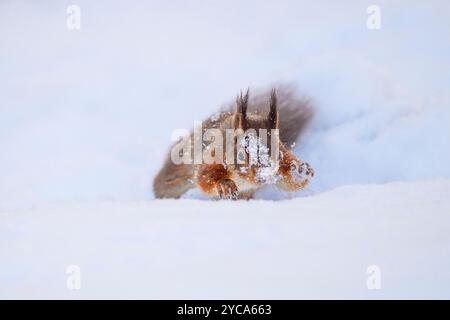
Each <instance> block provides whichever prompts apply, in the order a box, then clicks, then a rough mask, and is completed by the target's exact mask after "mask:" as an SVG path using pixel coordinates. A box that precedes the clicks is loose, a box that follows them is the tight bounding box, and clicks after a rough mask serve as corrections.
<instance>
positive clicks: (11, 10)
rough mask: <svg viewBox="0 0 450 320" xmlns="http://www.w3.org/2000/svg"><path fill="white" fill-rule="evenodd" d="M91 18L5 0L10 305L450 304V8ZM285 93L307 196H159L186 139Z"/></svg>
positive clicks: (215, 6)
mask: <svg viewBox="0 0 450 320" xmlns="http://www.w3.org/2000/svg"><path fill="white" fill-rule="evenodd" d="M76 4H77V5H79V6H80V8H81V19H82V20H81V30H79V31H69V30H68V29H67V28H66V18H67V13H66V9H67V7H66V5H64V4H57V3H46V4H37V3H34V2H31V1H28V2H13V1H3V2H0V39H1V49H2V50H0V70H1V72H0V84H1V85H0V96H1V102H0V246H1V247H0V262H1V269H0V296H1V297H6V298H9V297H68V298H79V297H154V298H164V297H177V298H178V297H179V298H188V297H195V298H202V297H203V298H214V297H222V298H258V297H261V298H278V297H283V298H291V297H292V298H293V297H295V298H314V297H332V298H334V297H341V298H347V297H352V298H359V297H365V298H380V297H386V298H396V297H414V298H421V297H426V298H429V297H445V298H450V295H449V289H448V288H450V286H449V272H448V270H450V269H449V256H450V255H449V247H448V246H449V236H448V235H449V234H450V233H449V232H448V231H449V230H448V228H449V222H450V221H449V218H448V215H449V212H450V210H449V209H450V208H449V199H450V197H449V194H448V193H449V191H448V190H450V188H449V179H450V166H449V165H448V164H449V163H450V139H449V137H450V126H449V123H450V94H449V91H448V88H450V77H449V76H448V75H449V74H450V46H448V35H449V34H450V22H449V21H450V20H449V18H448V12H449V9H450V3H449V2H448V1H445V0H441V1H439V0H434V1H426V2H418V1H416V2H414V3H412V2H411V1H406V0H399V1H395V2H394V1H388V0H379V1H377V5H379V6H380V8H381V10H382V24H381V25H382V27H381V29H380V30H377V31H371V30H368V29H367V28H366V19H367V14H366V9H367V6H368V3H364V2H361V1H357V0H354V1H353V0H349V1H345V3H342V2H337V1H336V2H332V1H306V0H304V1H303V0H302V1H298V0H281V1H278V0H277V1H275V0H268V1H264V2H262V1H257V0H250V1H245V2H242V1H237V0H230V1H217V2H214V3H210V2H205V1H199V0H193V1H189V2H186V1H170V2H168V1H151V2H148V3H147V2H146V3H144V2H134V3H131V2H127V3H124V2H123V1H106V0H99V1H95V2H94V1H89V0H77V1H76ZM250 20H251V23H249V21H250ZM278 82H287V83H294V84H296V85H297V86H298V92H299V94H300V95H304V96H306V97H308V98H310V100H311V101H312V103H313V105H314V107H315V110H316V114H315V118H314V119H313V122H312V123H311V126H310V127H309V128H308V130H306V132H305V134H304V136H303V137H302V138H301V139H300V140H299V141H297V142H296V143H295V144H294V145H293V148H294V149H295V152H296V153H297V154H298V155H299V157H300V158H301V160H303V161H305V162H308V163H309V164H311V166H312V168H313V169H314V172H315V175H314V178H313V179H312V184H311V186H310V187H308V189H306V190H304V191H301V192H299V193H296V194H290V195H287V194H285V193H283V192H281V191H279V190H277V189H275V188H274V187H273V186H269V187H267V188H266V189H264V190H261V191H260V192H259V193H258V195H257V198H258V200H256V201H250V202H236V203H234V202H212V201H205V200H206V199H205V197H204V196H203V195H201V194H199V192H198V191H195V190H193V191H192V192H189V193H188V194H187V195H186V196H185V199H183V200H180V201H155V200H153V195H152V190H151V181H152V177H153V176H154V175H155V174H156V172H157V171H158V170H159V168H160V166H161V164H162V162H163V159H164V158H165V157H166V152H167V151H168V147H169V145H170V144H171V143H172V142H171V137H172V134H173V133H174V132H185V130H190V129H191V128H192V126H193V124H194V121H201V120H202V119H206V118H208V117H210V116H211V115H212V117H213V118H214V116H215V115H217V111H218V110H219V108H220V107H221V106H222V105H224V104H226V103H227V102H230V101H232V100H234V99H233V98H234V97H235V95H236V93H237V92H238V91H239V90H241V89H242V90H245V89H246V88H247V87H248V86H250V92H252V89H253V88H255V89H257V88H261V87H267V86H270V84H272V83H278ZM177 130H178V131H177ZM268 200H283V201H268ZM70 264H75V265H80V267H81V270H82V278H83V280H82V282H83V284H82V289H81V290H80V291H69V290H67V289H66V287H65V281H66V278H67V275H66V274H65V268H66V267H67V265H70ZM369 265H379V266H380V268H381V271H382V289H381V290H368V289H367V288H366V286H365V281H366V278H367V274H366V269H367V266H369Z"/></svg>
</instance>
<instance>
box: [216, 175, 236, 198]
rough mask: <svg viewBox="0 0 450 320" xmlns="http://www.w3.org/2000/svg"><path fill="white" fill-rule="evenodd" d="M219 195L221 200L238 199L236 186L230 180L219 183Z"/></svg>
mask: <svg viewBox="0 0 450 320" xmlns="http://www.w3.org/2000/svg"><path fill="white" fill-rule="evenodd" d="M217 193H218V194H219V197H220V199H228V200H236V199H237V198H238V189H237V187H236V184H235V183H234V182H233V180H230V179H223V180H220V181H219V182H218V183H217Z"/></svg>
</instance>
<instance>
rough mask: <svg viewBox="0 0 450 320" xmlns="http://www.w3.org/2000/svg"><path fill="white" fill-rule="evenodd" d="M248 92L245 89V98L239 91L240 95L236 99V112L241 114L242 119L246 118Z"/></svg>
mask: <svg viewBox="0 0 450 320" xmlns="http://www.w3.org/2000/svg"><path fill="white" fill-rule="evenodd" d="M249 91H250V89H247V92H246V94H245V96H243V95H242V91H241V93H240V95H239V96H238V97H237V98H236V112H237V113H240V114H242V118H243V119H245V118H246V117H247V107H248V97H249Z"/></svg>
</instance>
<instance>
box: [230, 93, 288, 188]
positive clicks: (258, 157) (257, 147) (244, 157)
mask: <svg viewBox="0 0 450 320" xmlns="http://www.w3.org/2000/svg"><path fill="white" fill-rule="evenodd" d="M248 104H249V91H248V90H247V92H246V94H245V95H243V94H242V92H241V94H240V95H239V96H238V97H237V99H236V111H235V113H234V115H233V129H235V130H239V131H241V132H243V135H242V136H240V137H238V141H237V148H236V149H239V150H240V151H237V157H238V159H239V160H240V161H242V164H241V165H242V166H243V167H246V168H250V167H252V168H253V170H254V172H255V174H256V175H257V177H256V178H257V180H258V181H260V182H263V180H266V179H269V178H270V175H275V174H276V173H277V170H278V163H277V162H278V160H277V159H278V157H276V156H275V158H273V157H271V156H273V155H272V150H274V151H275V154H276V153H277V151H278V150H279V145H278V144H279V139H278V129H279V119H278V118H279V116H278V110H277V95H276V91H275V90H272V92H271V94H270V99H269V101H268V111H267V112H263V114H258V113H256V112H254V113H252V112H248ZM261 129H264V130H261ZM274 130H276V131H274ZM272 134H276V135H277V136H276V137H272V136H271V135H272ZM263 135H264V136H263ZM272 138H275V139H272ZM273 143H276V144H277V146H276V148H275V149H274V146H273Z"/></svg>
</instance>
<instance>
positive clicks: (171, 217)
mask: <svg viewBox="0 0 450 320" xmlns="http://www.w3.org/2000/svg"><path fill="white" fill-rule="evenodd" d="M0 219H1V220H0V221H1V224H0V243H1V246H2V247H1V250H0V261H2V272H1V273H0V283H1V284H2V286H1V290H0V298H14V297H20V298H177V299H200V298H205V299H206V298H208V299H211V298H223V299H226V298H234V299H241V298H242V299H244V298H252V299H254V298H264V299H278V298H286V299H292V298H333V299H334V298H356V299H359V298H374V299H378V298H447V299H448V298H450V274H449V272H448V270H450V180H436V181H424V182H408V183H405V182H401V183H400V182H395V183H389V184H385V185H356V186H346V187H340V188H337V189H335V190H333V191H328V192H324V193H320V194H316V195H314V196H309V197H304V198H296V199H292V200H285V201H278V202H274V201H264V200H256V201H248V202H247V201H240V202H235V201H201V200H193V199H186V200H178V201H177V200H156V201H146V202H114V201H106V202H92V203H72V204H61V203H58V204H48V205H44V206H39V207H36V208H34V209H30V210H24V211H15V212H14V211H11V212H6V213H3V214H2V215H1V216H0ZM69 265H76V266H79V267H80V271H81V288H80V290H68V289H67V288H66V279H67V277H68V275H66V273H65V272H66V268H67V266H69ZM372 265H375V266H378V267H379V268H380V270H381V288H380V289H379V290H369V289H368V288H367V286H366V281H367V279H368V277H369V275H368V274H367V273H366V271H367V268H368V267H369V266H372Z"/></svg>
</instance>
